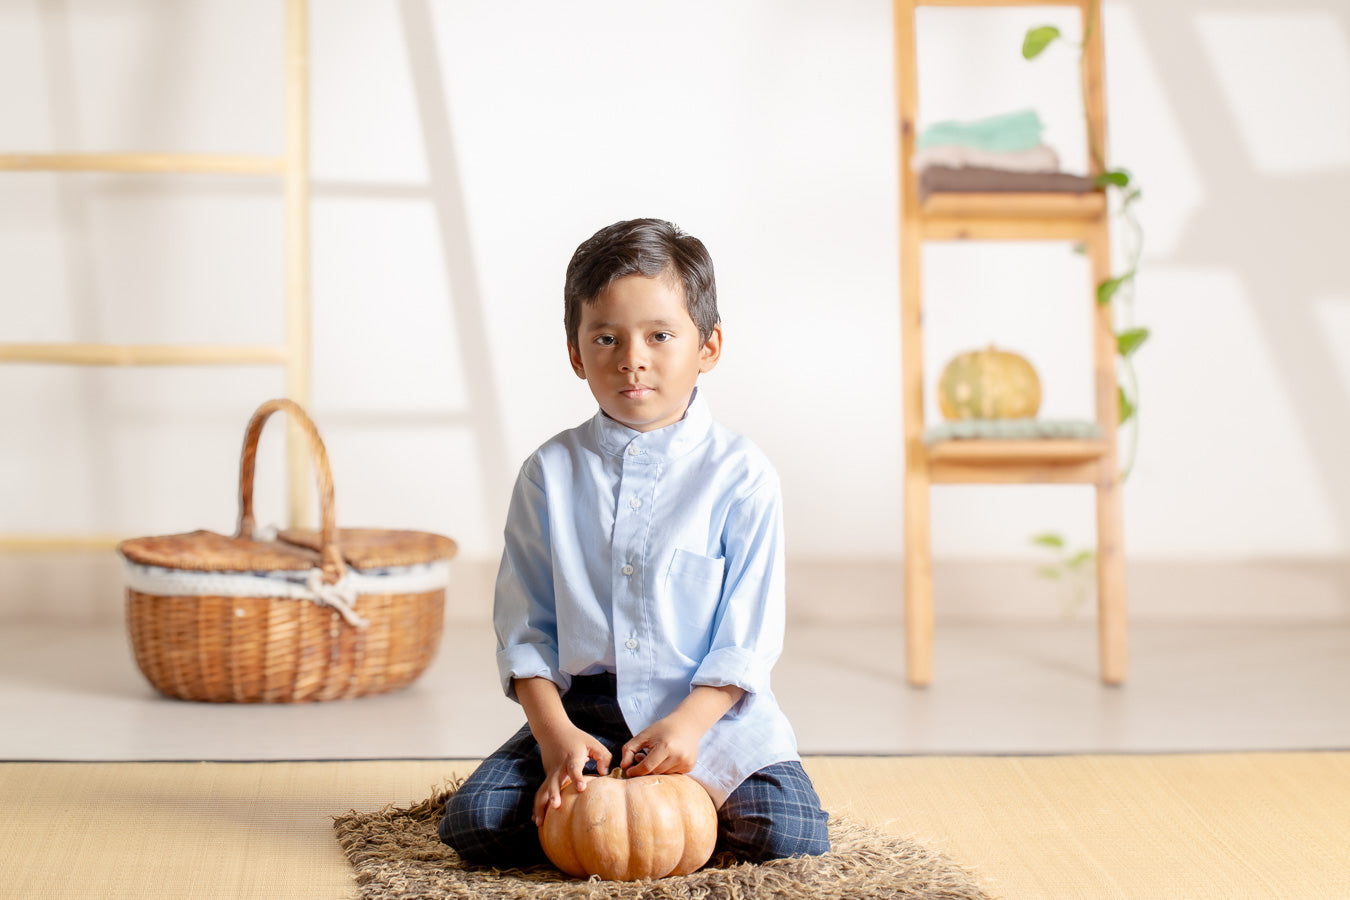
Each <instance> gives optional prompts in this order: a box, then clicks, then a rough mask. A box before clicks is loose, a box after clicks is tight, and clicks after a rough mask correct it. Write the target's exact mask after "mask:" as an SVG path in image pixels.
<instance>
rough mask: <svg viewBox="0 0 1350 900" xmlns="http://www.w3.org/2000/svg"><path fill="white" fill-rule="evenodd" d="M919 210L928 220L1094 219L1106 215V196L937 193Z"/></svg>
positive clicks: (1083, 194) (1057, 192)
mask: <svg viewBox="0 0 1350 900" xmlns="http://www.w3.org/2000/svg"><path fill="white" fill-rule="evenodd" d="M920 209H921V210H922V211H923V213H924V215H928V216H951V217H960V216H968V217H975V218H1007V219H1059V218H1075V219H1094V218H1096V217H1097V216H1100V215H1101V214H1102V213H1104V212H1105V211H1106V194H1105V193H1103V192H1102V191H1089V192H1087V193H1082V194H1077V193H1070V192H1067V191H1047V192H1044V193H1018V192H1013V191H1007V192H1003V191H991V192H987V193H965V192H961V191H934V192H933V193H931V194H929V195H928V196H927V197H926V198H924V201H923V203H922V204H921V205H920Z"/></svg>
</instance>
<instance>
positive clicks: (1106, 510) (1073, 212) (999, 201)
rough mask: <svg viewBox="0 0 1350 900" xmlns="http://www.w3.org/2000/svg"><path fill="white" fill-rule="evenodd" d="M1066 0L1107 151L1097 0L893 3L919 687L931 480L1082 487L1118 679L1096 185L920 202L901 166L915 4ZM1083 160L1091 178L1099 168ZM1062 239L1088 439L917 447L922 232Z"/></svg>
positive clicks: (1121, 656) (1113, 461) (909, 616)
mask: <svg viewBox="0 0 1350 900" xmlns="http://www.w3.org/2000/svg"><path fill="white" fill-rule="evenodd" d="M1050 5H1056V6H1072V7H1077V8H1078V9H1079V10H1080V12H1081V15H1082V19H1083V25H1084V35H1085V43H1084V48H1083V55H1082V73H1081V74H1082V79H1083V85H1082V86H1083V97H1084V107H1085V113H1086V128H1087V134H1088V141H1089V146H1093V147H1096V148H1098V149H1099V151H1100V154H1101V159H1105V156H1106V126H1105V119H1106V111H1105V100H1104V97H1103V47H1102V28H1101V9H1100V0H1035V2H1028V0H894V12H895V57H896V88H897V91H896V97H897V103H898V107H899V120H900V159H899V163H900V173H899V174H900V195H901V200H900V330H901V358H902V364H901V365H902V372H901V381H902V385H901V397H902V401H903V405H904V447H905V473H904V509H905V520H904V521H905V652H906V675H907V678H908V680H909V683H910V684H912V685H916V686H923V685H927V684H929V683H930V681H931V680H932V669H933V565H932V539H931V533H930V531H931V529H930V514H929V492H930V486H931V485H934V484H1089V485H1092V486H1093V487H1094V489H1095V493H1096V507H1097V558H1096V563H1097V613H1098V645H1099V646H1098V654H1099V665H1100V672H1101V680H1102V681H1103V682H1105V683H1107V684H1120V683H1122V682H1123V681H1124V680H1125V675H1126V667H1127V637H1128V635H1127V622H1126V611H1125V560H1124V554H1123V547H1122V543H1123V525H1122V510H1121V485H1120V470H1119V465H1118V462H1117V448H1116V429H1117V422H1118V419H1119V414H1120V413H1119V400H1118V397H1117V387H1116V384H1117V382H1116V368H1115V366H1116V362H1115V360H1116V338H1115V332H1114V328H1113V323H1112V319H1111V310H1110V306H1109V305H1101V304H1098V303H1097V302H1096V285H1098V284H1100V283H1101V282H1102V281H1105V280H1106V279H1107V278H1109V277H1110V275H1111V245H1110V233H1109V228H1108V211H1107V203H1106V196H1105V193H1104V192H1102V191H1100V190H1099V191H1094V192H1092V193H1086V194H1052V193H1046V194H1035V193H1025V194H1017V193H1011V194H1008V193H986V194H978V193H968V194H960V193H933V194H931V195H930V196H929V197H928V198H927V199H925V200H922V201H921V200H920V198H919V193H918V179H917V176H916V175H915V173H914V172H913V170H912V169H911V167H910V159H911V157H912V156H913V153H914V144H915V139H916V133H915V126H916V123H917V121H918V63H917V55H916V54H917V45H916V33H915V11H916V7H917V6H948V7H952V6H958V7H981V6H982V7H1009V6H1050ZM1101 159H1097V158H1094V159H1092V160H1091V161H1090V163H1089V165H1090V167H1091V168H1090V170H1089V174H1090V175H1097V174H1100V172H1101V167H1100V166H1101ZM967 240H969V241H979V240H998V241H1060V240H1071V241H1076V242H1079V243H1081V244H1082V245H1083V246H1084V247H1085V248H1086V250H1087V257H1088V260H1089V263H1090V268H1091V274H1092V284H1090V285H1087V286H1085V288H1086V289H1085V291H1084V298H1085V302H1087V303H1089V304H1091V306H1092V309H1093V313H1092V327H1091V334H1090V335H1085V338H1087V339H1089V340H1090V341H1091V343H1092V358H1093V372H1094V375H1093V377H1094V392H1093V394H1094V401H1095V402H1094V406H1095V419H1096V422H1097V424H1098V426H1099V427H1100V434H1101V436H1100V438H1099V439H1095V440H1065V439H1054V440H1042V439H1032V440H947V441H940V442H938V443H935V444H933V445H932V446H929V445H926V444H925V442H924V440H923V435H924V385H923V370H924V367H923V274H922V270H921V257H922V250H923V245H924V242H925V241H967Z"/></svg>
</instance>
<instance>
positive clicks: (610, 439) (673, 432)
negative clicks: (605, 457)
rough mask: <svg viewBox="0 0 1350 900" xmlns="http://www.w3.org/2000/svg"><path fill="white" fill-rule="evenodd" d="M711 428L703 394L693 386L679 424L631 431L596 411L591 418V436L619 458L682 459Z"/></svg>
mask: <svg viewBox="0 0 1350 900" xmlns="http://www.w3.org/2000/svg"><path fill="white" fill-rule="evenodd" d="M711 427H712V414H711V413H709V412H708V404H707V403H705V402H704V401H703V395H702V392H701V391H700V390H699V389H698V388H697V387H695V388H694V393H693V396H692V397H690V399H689V408H688V409H686V410H685V411H684V417H683V418H682V419H680V421H678V422H675V423H673V424H671V425H667V426H666V427H664V428H658V429H656V430H655V431H634V430H633V429H631V428H629V427H628V426H627V425H623V424H621V423H619V422H616V421H615V420H613V419H611V418H610V417H609V416H607V415H605V412H604V410H598V411H597V412H596V414H595V418H593V419H591V433H592V434H593V435H594V436H595V441H596V443H597V444H599V445H600V447H601V448H602V449H603V450H604V451H605V452H606V453H612V454H614V455H615V456H622V455H623V454H625V453H628V454H630V455H632V456H639V455H641V456H644V457H646V458H648V459H651V458H662V457H665V458H669V457H675V456H682V455H684V454H685V453H687V452H689V451H690V450H692V449H693V448H694V447H695V446H697V445H698V444H700V443H702V441H703V439H704V438H705V437H707V435H708V429H709V428H711Z"/></svg>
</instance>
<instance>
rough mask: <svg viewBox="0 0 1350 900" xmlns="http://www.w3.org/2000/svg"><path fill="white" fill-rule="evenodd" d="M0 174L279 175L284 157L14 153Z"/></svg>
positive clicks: (3, 160)
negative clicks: (3, 172)
mask: <svg viewBox="0 0 1350 900" xmlns="http://www.w3.org/2000/svg"><path fill="white" fill-rule="evenodd" d="M0 171H7V172H116V173H124V174H192V175H282V174H284V173H285V171H286V158H285V157H284V156H262V155H250V154H224V153H17V154H6V155H0Z"/></svg>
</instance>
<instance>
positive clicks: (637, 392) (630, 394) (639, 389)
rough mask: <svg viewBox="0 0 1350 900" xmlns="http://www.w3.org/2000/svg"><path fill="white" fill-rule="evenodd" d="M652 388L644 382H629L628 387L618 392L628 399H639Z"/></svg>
mask: <svg viewBox="0 0 1350 900" xmlns="http://www.w3.org/2000/svg"><path fill="white" fill-rule="evenodd" d="M652 390H653V389H652V388H649V387H647V386H646V385H645V384H630V385H629V386H628V387H626V388H624V389H623V390H621V391H619V393H620V394H623V395H624V396H625V397H627V398H628V399H629V400H641V399H642V398H643V397H645V396H647V395H648V394H650V393H651V392H652Z"/></svg>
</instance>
